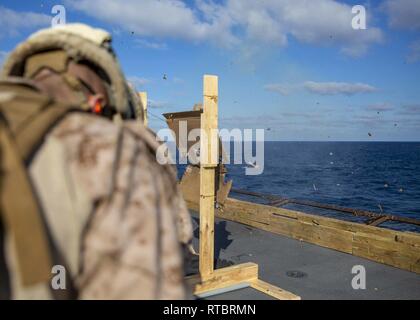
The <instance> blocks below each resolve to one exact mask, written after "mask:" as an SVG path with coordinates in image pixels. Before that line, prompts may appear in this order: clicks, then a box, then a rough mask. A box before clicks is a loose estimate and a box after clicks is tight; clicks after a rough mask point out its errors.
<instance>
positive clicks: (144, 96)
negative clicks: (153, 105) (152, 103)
mask: <svg viewBox="0 0 420 320" xmlns="http://www.w3.org/2000/svg"><path fill="white" fill-rule="evenodd" d="M139 98H140V101H141V105H142V106H143V123H144V125H145V126H146V127H147V126H148V118H147V92H139Z"/></svg>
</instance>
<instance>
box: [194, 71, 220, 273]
mask: <svg viewBox="0 0 420 320" xmlns="http://www.w3.org/2000/svg"><path fill="white" fill-rule="evenodd" d="M217 103H218V78H217V76H210V75H205V76H204V79H203V113H202V114H201V130H202V134H201V137H200V154H201V162H200V262H199V269H200V276H201V278H202V279H203V280H205V279H208V278H209V277H210V276H211V275H212V273H213V271H214V206H215V173H216V166H217V157H214V156H213V155H214V152H217V150H218V142H219V140H218V139H217V138H216V139H213V138H212V137H213V134H212V133H213V132H214V131H215V130H216V129H217V118H218V110H217ZM203 135H204V136H203Z"/></svg>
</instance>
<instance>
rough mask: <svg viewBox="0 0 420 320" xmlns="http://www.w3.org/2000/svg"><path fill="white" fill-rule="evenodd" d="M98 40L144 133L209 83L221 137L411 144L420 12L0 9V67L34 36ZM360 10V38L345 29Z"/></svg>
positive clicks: (316, 5) (418, 108)
mask: <svg viewBox="0 0 420 320" xmlns="http://www.w3.org/2000/svg"><path fill="white" fill-rule="evenodd" d="M54 5H63V6H64V8H65V11H66V22H67V23H71V22H83V23H88V24H90V25H92V26H95V27H100V28H104V29H106V30H108V31H109V32H110V33H111V34H112V36H113V45H114V48H115V51H116V53H117V56H118V58H119V59H120V63H121V66H122V68H123V70H124V72H125V74H126V76H127V78H128V79H129V80H130V81H131V82H132V83H133V84H134V85H135V86H136V88H137V89H138V90H139V91H147V93H148V98H149V111H150V116H149V119H150V126H151V127H152V128H153V129H155V130H158V129H160V128H163V127H166V125H165V123H164V122H163V121H162V120H161V118H162V117H161V114H162V113H166V112H176V111H186V110H191V109H192V107H193V105H194V104H195V103H198V102H200V101H201V100H202V77H203V75H204V74H214V75H218V76H219V127H221V128H227V129H233V128H240V129H245V128H252V129H265V138H266V140H284V141H420V82H419V80H420V0H383V1H373V0H371V1H361V0H359V1H338V0H258V1H257V0H214V1H213V0H190V1H180V0H160V1H159V0H124V1H116V0H115V1H112V0H73V1H69V0H62V1H61V2H57V1H15V0H14V1H9V0H0V29H1V30H2V32H1V34H0V64H1V61H2V60H4V58H5V57H6V55H7V53H8V52H10V51H11V50H13V48H14V47H15V46H16V45H17V44H18V43H20V42H21V41H23V40H24V39H25V38H26V37H27V36H28V35H30V34H31V33H32V32H34V31H36V30H38V29H40V28H43V27H49V26H51V20H52V18H53V17H54V16H55V14H54V13H52V8H53V7H54ZM355 5H363V6H364V8H365V9H366V13H367V22H366V29H361V30H355V29H353V28H352V19H353V17H354V16H355V14H354V13H352V7H353V6H355Z"/></svg>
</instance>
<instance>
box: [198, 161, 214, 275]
mask: <svg viewBox="0 0 420 320" xmlns="http://www.w3.org/2000/svg"><path fill="white" fill-rule="evenodd" d="M200 193H201V194H200V239H199V241H200V259H199V269H200V274H201V276H202V277H203V278H206V277H208V276H209V275H210V274H211V273H212V272H213V269H214V266H213V264H214V200H215V195H214V170H213V169H212V168H204V167H202V168H201V169H200Z"/></svg>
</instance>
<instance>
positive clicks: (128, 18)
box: [66, 0, 234, 44]
mask: <svg viewBox="0 0 420 320" xmlns="http://www.w3.org/2000/svg"><path fill="white" fill-rule="evenodd" d="M66 3H67V4H68V5H69V6H70V7H72V8H74V9H77V10H80V11H83V12H84V13H86V14H87V15H90V16H94V17H95V18H97V19H101V20H103V21H106V22H108V23H112V24H115V25H117V26H120V27H122V28H124V29H126V30H128V31H132V32H134V33H135V34H136V35H140V36H146V37H148V36H153V37H158V38H163V37H168V38H178V39H184V40H190V41H206V40H213V41H218V42H220V43H224V44H231V42H232V41H233V39H234V38H233V36H232V35H231V34H230V33H229V32H227V33H226V31H229V26H228V25H226V23H229V20H226V19H224V18H223V17H222V15H223V14H222V12H221V11H219V10H217V7H216V6H214V5H212V6H211V7H210V6H209V8H207V9H206V12H203V11H202V10H204V9H202V10H201V13H202V14H205V16H206V17H205V19H204V18H203V19H200V18H199V17H198V15H197V13H196V11H195V10H193V9H192V8H190V7H188V6H187V5H186V4H185V3H184V2H183V1H180V0H161V1H155V0H143V1H136V0H125V1H124V2H122V1H112V0H95V1H92V0H89V1H88V0H76V1H66Z"/></svg>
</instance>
